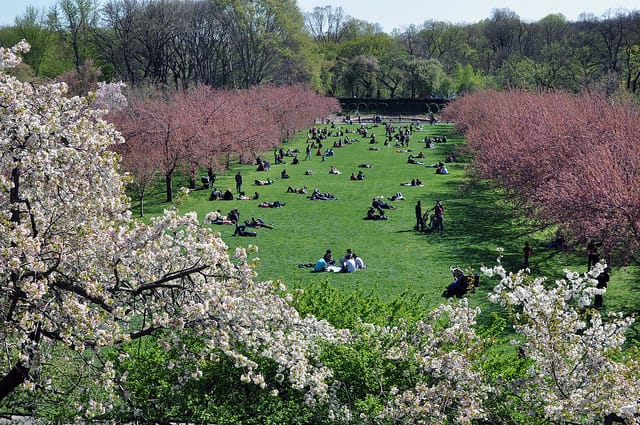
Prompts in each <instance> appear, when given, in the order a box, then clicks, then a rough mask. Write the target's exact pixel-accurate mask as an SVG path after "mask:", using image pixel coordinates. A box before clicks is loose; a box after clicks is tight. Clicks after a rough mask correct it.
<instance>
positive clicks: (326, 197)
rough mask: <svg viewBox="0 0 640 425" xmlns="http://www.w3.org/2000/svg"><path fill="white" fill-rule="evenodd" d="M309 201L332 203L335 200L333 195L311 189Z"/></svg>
mask: <svg viewBox="0 0 640 425" xmlns="http://www.w3.org/2000/svg"><path fill="white" fill-rule="evenodd" d="M309 199H311V200H312V201H334V200H336V199H338V198H336V197H335V196H334V195H333V194H331V193H329V192H320V189H317V188H316V189H313V193H311V196H309Z"/></svg>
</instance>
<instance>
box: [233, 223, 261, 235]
mask: <svg viewBox="0 0 640 425" xmlns="http://www.w3.org/2000/svg"><path fill="white" fill-rule="evenodd" d="M233 236H251V237H255V236H258V234H257V233H256V232H250V231H248V230H247V229H246V226H245V225H238V223H236V231H235V232H233Z"/></svg>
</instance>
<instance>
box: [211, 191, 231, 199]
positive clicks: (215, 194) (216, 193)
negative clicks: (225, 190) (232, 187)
mask: <svg viewBox="0 0 640 425" xmlns="http://www.w3.org/2000/svg"><path fill="white" fill-rule="evenodd" d="M231 195H232V196H233V193H232V194H231ZM222 196H223V194H222V191H221V190H220V189H216V188H213V190H212V191H211V194H210V195H209V200H210V201H215V200H216V199H222Z"/></svg>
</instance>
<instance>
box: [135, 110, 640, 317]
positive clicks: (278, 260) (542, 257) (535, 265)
mask: <svg viewBox="0 0 640 425" xmlns="http://www.w3.org/2000/svg"><path fill="white" fill-rule="evenodd" d="M408 124H409V123H408V122H407V123H402V124H396V125H401V126H404V125H408ZM338 127H340V128H341V129H342V130H345V131H349V133H347V134H348V135H349V137H350V138H355V139H357V140H359V142H357V143H352V144H349V145H346V146H343V147H340V148H334V152H335V156H333V157H327V158H326V161H325V162H322V160H321V158H320V157H317V156H315V155H314V156H312V159H311V160H310V161H305V160H303V159H304V156H305V153H304V146H305V144H306V133H304V134H299V135H297V136H296V137H295V138H294V139H293V140H291V141H290V142H289V143H287V144H285V145H284V148H285V150H286V149H289V148H291V149H295V148H298V149H299V150H300V154H299V157H300V159H301V161H300V164H299V165H292V164H291V160H292V158H290V157H285V162H286V164H283V165H272V168H271V170H270V171H269V172H264V171H256V166H255V165H248V166H239V167H238V168H235V169H233V170H231V171H230V172H229V173H226V174H225V175H221V176H219V177H218V179H217V181H216V184H215V186H216V187H217V188H220V189H222V190H224V189H225V188H230V189H231V190H232V191H234V189H235V182H234V175H235V173H236V172H237V171H238V170H240V171H241V172H242V175H243V178H244V184H243V190H244V191H245V192H246V193H247V194H253V193H254V192H256V191H257V192H259V194H260V199H259V200H250V201H241V200H234V201H221V200H216V201H209V200H208V197H209V193H210V190H204V189H200V190H196V191H192V192H191V194H190V196H189V197H188V198H187V199H186V200H185V201H184V203H183V204H182V205H181V206H180V209H181V211H182V212H187V211H196V212H197V213H198V217H199V218H200V219H201V220H203V219H204V216H205V214H206V213H207V212H209V211H214V210H218V209H219V210H221V211H222V213H223V214H226V213H227V212H229V211H230V210H231V209H232V208H238V210H239V211H240V218H241V221H244V220H249V219H250V218H251V217H260V218H262V219H263V220H264V221H265V222H266V223H269V224H272V225H273V226H274V229H273V230H270V229H257V232H258V236H257V237H255V238H244V237H238V236H232V235H233V232H234V227H233V226H226V225H222V226H221V225H217V226H211V227H212V228H213V229H214V230H215V231H217V232H220V234H221V235H222V237H223V239H224V240H225V242H226V243H227V244H228V246H229V247H230V248H232V249H233V248H235V247H236V246H247V245H249V244H255V245H257V246H258V248H259V252H258V254H257V255H258V257H259V258H260V264H259V266H258V269H257V272H258V279H259V280H279V279H281V280H282V281H283V282H284V283H285V284H286V285H287V286H289V287H303V288H304V287H308V286H309V285H314V284H317V283H319V282H321V281H328V282H329V283H330V284H332V285H335V286H336V287H338V288H342V289H344V290H345V291H347V292H350V291H352V290H354V289H356V288H358V289H360V290H364V291H365V292H369V291H370V292H372V293H375V294H377V295H379V296H381V297H383V298H388V299H392V298H394V297H395V296H397V295H399V294H400V293H403V292H406V291H410V292H415V293H420V294H423V295H424V299H425V300H426V301H425V302H427V303H429V304H434V303H439V302H441V300H442V298H441V293H442V291H443V289H444V288H445V287H446V285H447V284H448V283H449V282H450V281H451V280H452V278H451V273H450V272H449V266H450V265H459V266H461V267H463V268H467V267H471V268H473V269H475V270H478V269H479V267H480V265H482V264H486V265H493V264H494V263H495V258H496V248H497V247H502V248H504V253H503V254H504V259H503V262H504V264H505V266H506V267H507V268H508V269H511V270H514V271H515V270H517V269H518V268H520V267H521V266H522V249H523V246H524V242H525V241H529V242H530V243H531V245H532V247H533V249H534V255H533V256H532V258H531V269H532V272H533V273H534V274H544V275H547V276H549V277H552V278H559V277H562V270H563V269H565V268H570V269H572V270H577V271H583V270H584V271H586V256H585V255H584V253H583V252H574V253H571V252H565V251H557V250H553V249H546V248H543V247H542V246H541V243H542V242H545V241H547V240H549V239H550V238H552V237H553V229H542V230H540V229H533V228H531V227H530V226H529V225H528V223H527V222H526V221H525V220H523V219H522V218H520V217H517V216H516V215H515V214H514V213H513V211H512V209H510V208H508V207H507V206H505V203H504V201H503V200H502V198H501V197H500V194H499V193H497V191H496V190H495V189H493V188H490V187H488V186H485V185H473V186H471V185H469V184H468V181H467V180H466V179H465V166H467V165H468V164H466V163H465V162H456V163H452V164H447V165H448V166H449V171H450V174H448V175H438V174H435V170H434V168H432V167H430V165H431V164H432V163H435V162H437V161H440V160H444V158H445V157H446V156H447V155H448V154H449V153H450V152H451V151H452V150H456V151H457V150H458V149H457V148H459V144H461V143H463V140H462V139H461V138H460V137H458V136H456V135H455V134H454V132H453V130H454V129H453V126H452V125H451V124H436V125H433V126H430V125H428V124H423V125H422V128H420V129H417V130H415V131H414V133H413V135H412V136H411V142H410V145H409V148H408V149H410V151H411V152H404V151H403V150H404V149H407V148H396V147H394V146H393V144H392V145H391V146H383V143H382V142H383V141H384V126H382V125H380V126H374V125H372V124H369V125H368V131H369V134H371V132H375V134H376V140H377V141H378V143H376V144H370V143H369V138H368V137H367V138H364V137H358V136H357V135H356V134H354V133H353V132H355V130H356V129H357V128H358V127H359V126H358V125H356V124H353V125H344V124H336V129H337V128H338ZM334 130H335V129H334ZM444 135H446V136H447V137H448V141H447V142H446V143H438V144H436V145H435V148H433V149H425V145H424V143H422V140H423V139H424V138H425V136H429V137H433V136H444ZM336 140H338V137H329V138H327V139H326V140H325V141H324V147H325V148H327V147H331V145H332V144H333V142H334V141H336ZM371 147H375V148H379V150H370V148H371ZM420 151H422V152H424V154H425V156H426V158H425V159H423V160H421V161H424V162H425V164H424V165H419V164H409V163H407V157H408V155H409V153H412V154H414V155H415V154H417V153H418V152H420ZM314 153H315V152H314ZM264 158H266V159H267V160H269V161H271V162H273V153H266V154H265V155H264ZM363 163H369V164H371V165H372V167H371V168H367V169H363V168H359V167H358V165H359V164H363ZM331 166H335V167H336V168H337V169H338V170H340V171H342V174H341V175H331V174H329V168H330V167H331ZM282 169H286V171H287V173H288V174H289V175H290V176H291V178H290V179H286V180H282V179H280V173H281V171H282ZM306 170H312V171H313V172H314V174H313V175H305V171H306ZM359 170H362V171H363V172H364V173H365V180H363V181H351V180H350V178H349V177H350V175H351V173H352V172H353V173H357V172H358V171H359ZM268 178H269V179H272V180H273V181H274V183H273V184H272V185H268V186H255V185H254V184H253V182H254V180H256V179H260V180H266V179H268ZM414 178H418V179H420V180H422V182H423V183H424V186H423V187H404V186H401V185H400V184H401V183H402V182H408V181H410V180H411V179H414ZM181 184H183V185H186V181H184V182H177V184H176V186H179V185H181ZM288 186H292V187H303V186H306V187H307V189H308V190H309V193H308V194H307V195H302V194H294V193H287V192H286V190H287V187H288ZM314 188H318V189H320V190H321V191H323V192H331V193H333V194H334V195H336V197H337V200H335V201H312V200H310V199H308V198H307V196H308V195H309V194H310V192H311V191H312V190H313V189H314ZM161 190H162V186H161V185H159V186H158V190H157V191H156V192H154V193H152V194H151V196H150V197H149V199H148V200H147V206H146V207H147V214H148V215H153V214H157V213H159V212H160V211H161V210H162V209H163V208H166V207H167V204H166V203H163V202H161V200H162V199H163V198H164V195H163V194H162V193H161ZM398 191H400V192H402V194H403V196H404V198H405V199H404V200H402V201H395V202H391V201H389V200H388V199H385V200H386V201H388V202H390V203H391V204H393V205H394V206H395V207H396V209H394V210H390V211H387V215H388V217H389V219H388V220H386V221H369V220H364V219H363V217H365V215H366V212H367V209H368V207H369V206H370V205H371V201H372V198H374V197H376V196H380V195H382V196H384V197H385V198H388V197H390V196H392V195H393V194H395V193H396V192H398ZM276 200H278V201H281V202H284V203H285V204H286V205H285V206H284V207H282V208H259V207H258V205H259V203H260V202H262V201H276ZM418 200H421V201H422V205H423V210H424V209H427V208H431V207H433V205H434V203H435V201H436V200H440V201H441V202H442V204H443V206H444V232H443V233H442V234H437V233H421V232H418V231H416V230H414V225H415V213H414V207H415V205H416V202H417V201H418ZM347 248H351V249H353V251H354V252H356V253H357V254H359V255H360V256H361V257H362V258H363V259H364V261H365V264H367V268H366V269H365V270H361V271H358V272H356V273H353V274H346V273H311V272H310V269H305V268H299V267H298V264H300V263H313V262H315V261H316V260H317V259H318V258H320V257H321V256H322V255H323V254H324V252H325V250H326V249H331V250H332V251H333V253H334V257H335V258H338V257H340V256H342V254H343V253H344V251H345V250H346V249H347ZM634 275H635V269H630V268H614V269H613V273H612V279H611V282H610V285H609V288H610V290H609V293H608V294H607V295H606V297H605V305H606V307H607V308H608V309H611V310H616V311H625V312H637V311H639V310H640V295H638V294H639V293H640V291H638V283H637V281H636V279H635V278H634ZM490 290H491V283H490V282H488V281H486V280H484V281H483V282H482V284H481V287H480V288H479V290H478V291H477V292H476V294H473V295H471V296H470V298H471V299H472V303H473V304H479V305H481V306H482V307H483V309H484V310H492V309H493V308H492V306H490V305H489V304H488V302H487V301H486V293H487V292H488V291H490Z"/></svg>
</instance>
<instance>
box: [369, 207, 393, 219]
mask: <svg viewBox="0 0 640 425" xmlns="http://www.w3.org/2000/svg"><path fill="white" fill-rule="evenodd" d="M377 211H378V212H377V213H376V209H375V208H373V207H369V210H368V211H367V216H366V217H365V220H388V217H387V216H386V215H384V213H383V212H382V210H377Z"/></svg>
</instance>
